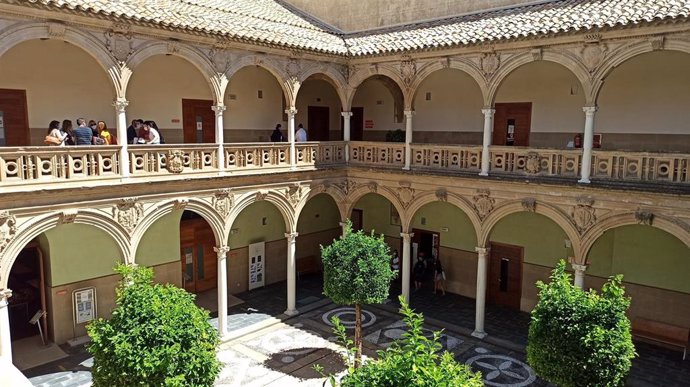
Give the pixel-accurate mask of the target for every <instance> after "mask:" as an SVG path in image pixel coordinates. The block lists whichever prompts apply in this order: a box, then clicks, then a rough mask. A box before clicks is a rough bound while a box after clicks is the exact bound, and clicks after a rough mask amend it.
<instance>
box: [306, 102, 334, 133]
mask: <svg viewBox="0 0 690 387" xmlns="http://www.w3.org/2000/svg"><path fill="white" fill-rule="evenodd" d="M329 118H330V113H329V109H328V106H309V107H307V130H308V131H309V133H307V140H309V141H328V140H329V138H330V135H329V131H330V125H329Z"/></svg>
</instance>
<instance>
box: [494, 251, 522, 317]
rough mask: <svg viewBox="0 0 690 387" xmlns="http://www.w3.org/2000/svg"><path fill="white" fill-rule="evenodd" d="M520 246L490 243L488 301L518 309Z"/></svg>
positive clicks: (520, 285) (520, 294) (520, 293)
mask: <svg viewBox="0 0 690 387" xmlns="http://www.w3.org/2000/svg"><path fill="white" fill-rule="evenodd" d="M522 252H523V248H522V247H521V246H513V245H506V244H502V243H493V242H492V243H491V253H490V254H491V255H490V257H489V277H488V281H487V298H488V300H489V302H490V303H493V304H499V305H505V306H507V307H509V308H513V309H517V310H519V309H520V299H521V297H522Z"/></svg>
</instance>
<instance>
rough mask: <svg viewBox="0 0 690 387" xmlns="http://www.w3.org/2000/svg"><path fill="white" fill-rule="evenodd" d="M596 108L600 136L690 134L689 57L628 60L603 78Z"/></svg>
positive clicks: (647, 56)
mask: <svg viewBox="0 0 690 387" xmlns="http://www.w3.org/2000/svg"><path fill="white" fill-rule="evenodd" d="M598 105H599V111H598V112H597V115H596V122H595V125H596V131H597V132H600V133H664V134H690V55H688V54H686V53H681V52H672V51H666V52H662V51H658V52H652V53H647V54H642V55H639V56H637V57H634V58H631V59H630V60H628V61H627V62H624V63H623V64H621V65H620V66H618V67H617V68H615V69H614V70H613V71H612V72H611V74H610V75H609V76H608V77H607V78H606V80H605V83H604V86H603V88H602V90H601V93H600V95H599V101H598Z"/></svg>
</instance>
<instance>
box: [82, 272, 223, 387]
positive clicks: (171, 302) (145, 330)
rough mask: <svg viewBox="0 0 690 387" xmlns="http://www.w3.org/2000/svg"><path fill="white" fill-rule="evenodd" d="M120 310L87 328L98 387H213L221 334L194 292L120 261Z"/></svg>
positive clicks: (217, 371)
mask: <svg viewBox="0 0 690 387" xmlns="http://www.w3.org/2000/svg"><path fill="white" fill-rule="evenodd" d="M115 271H116V272H118V273H120V274H121V275H122V276H123V279H122V281H121V282H120V285H119V286H118V288H117V289H116V304H117V306H116V308H115V310H114V311H113V314H112V316H111V318H110V319H109V320H104V319H98V320H97V321H95V322H93V323H92V324H90V325H89V326H88V327H87V331H88V334H89V336H91V344H90V345H89V347H88V350H89V352H90V353H91V354H92V355H93V356H94V364H93V368H92V375H93V383H94V386H123V387H124V386H127V387H130V386H175V387H177V386H211V385H213V382H214V380H215V378H216V376H217V375H218V373H219V372H220V362H219V361H218V359H217V358H216V353H215V349H216V346H217V345H218V333H217V331H216V330H215V329H214V328H213V327H212V326H211V325H210V324H209V322H208V318H209V315H208V312H207V311H205V310H203V309H200V308H198V307H197V306H196V305H195V304H194V296H192V295H191V294H189V293H187V292H186V291H185V290H184V289H180V288H177V287H175V286H173V285H160V284H156V285H153V284H152V278H153V270H151V269H150V268H145V267H130V266H126V265H119V266H118V267H117V268H116V269H115Z"/></svg>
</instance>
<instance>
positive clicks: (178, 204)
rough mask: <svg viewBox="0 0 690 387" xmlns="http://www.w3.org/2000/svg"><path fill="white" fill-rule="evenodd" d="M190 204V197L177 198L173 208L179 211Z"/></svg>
mask: <svg viewBox="0 0 690 387" xmlns="http://www.w3.org/2000/svg"><path fill="white" fill-rule="evenodd" d="M188 204H189V199H177V200H175V203H174V204H173V210H175V211H178V210H184V209H185V208H187V205H188Z"/></svg>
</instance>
